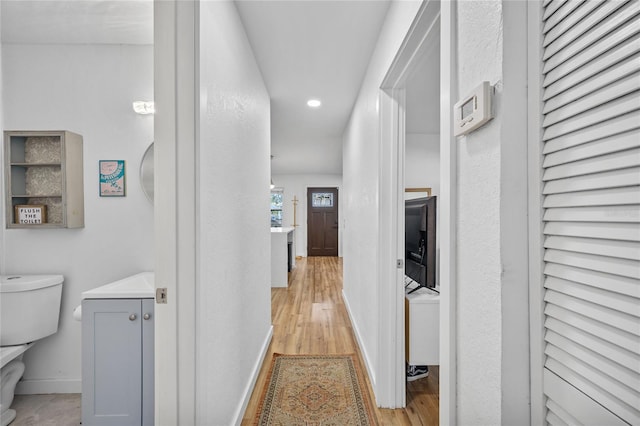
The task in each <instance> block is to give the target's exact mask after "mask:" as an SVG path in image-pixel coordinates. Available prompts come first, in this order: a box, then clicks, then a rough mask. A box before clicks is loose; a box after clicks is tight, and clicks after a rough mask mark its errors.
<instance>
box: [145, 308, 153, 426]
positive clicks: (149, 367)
mask: <svg viewBox="0 0 640 426" xmlns="http://www.w3.org/2000/svg"><path fill="white" fill-rule="evenodd" d="M154 302H155V301H154V299H142V426H153V425H154V421H153V419H154V417H153V416H154V414H153V410H154V397H155V396H154V383H155V382H154V380H153V378H154V360H153V357H154V344H155V343H154V323H155V319H154V317H153V314H154V312H153V309H154V305H153V304H154Z"/></svg>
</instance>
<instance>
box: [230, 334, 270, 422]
mask: <svg viewBox="0 0 640 426" xmlns="http://www.w3.org/2000/svg"><path fill="white" fill-rule="evenodd" d="M272 337H273V325H272V326H270V327H269V331H268V332H267V335H266V337H265V339H264V342H263V343H262V349H261V350H260V354H259V355H258V359H256V363H255V364H254V365H253V370H252V371H251V379H250V380H249V382H248V383H247V387H246V388H245V389H244V397H243V398H242V404H240V406H239V407H238V409H237V410H236V413H235V415H234V416H233V418H234V421H233V424H234V425H236V426H240V424H241V423H242V417H243V416H244V412H245V410H246V409H247V405H249V400H250V399H251V394H252V393H253V389H254V388H255V386H256V382H257V381H258V376H259V375H260V369H261V368H262V364H263V363H264V359H265V357H266V356H267V351H268V350H269V344H270V343H271V338H272Z"/></svg>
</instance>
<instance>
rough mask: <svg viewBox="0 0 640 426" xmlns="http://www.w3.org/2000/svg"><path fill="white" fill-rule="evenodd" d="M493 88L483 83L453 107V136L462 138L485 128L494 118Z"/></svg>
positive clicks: (486, 82)
mask: <svg viewBox="0 0 640 426" xmlns="http://www.w3.org/2000/svg"><path fill="white" fill-rule="evenodd" d="M492 104H493V86H492V85H491V84H489V82H488V81H483V82H482V84H480V85H479V86H478V87H476V88H475V89H473V91H472V92H471V93H470V94H469V95H468V96H466V97H464V98H463V99H462V100H460V102H458V103H457V104H455V105H454V106H453V134H454V136H462V135H466V134H467V133H470V132H472V131H474V130H476V129H477V128H478V127H480V126H483V125H484V124H485V123H486V122H488V121H489V120H491V119H492V118H493V112H492V111H491V109H492Z"/></svg>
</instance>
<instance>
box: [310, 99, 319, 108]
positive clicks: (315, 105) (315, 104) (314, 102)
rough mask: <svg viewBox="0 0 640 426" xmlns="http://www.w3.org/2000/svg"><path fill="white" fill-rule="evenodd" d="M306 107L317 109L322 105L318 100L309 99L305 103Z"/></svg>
mask: <svg viewBox="0 0 640 426" xmlns="http://www.w3.org/2000/svg"><path fill="white" fill-rule="evenodd" d="M307 105H308V106H310V107H311V108H318V107H319V106H320V105H322V102H320V100H318V99H309V100H308V101H307Z"/></svg>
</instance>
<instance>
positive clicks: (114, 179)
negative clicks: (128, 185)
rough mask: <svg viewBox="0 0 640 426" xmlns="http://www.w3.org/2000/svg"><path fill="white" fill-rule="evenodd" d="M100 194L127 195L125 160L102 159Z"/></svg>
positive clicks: (103, 195) (105, 195)
mask: <svg viewBox="0 0 640 426" xmlns="http://www.w3.org/2000/svg"><path fill="white" fill-rule="evenodd" d="M100 196H101V197H124V196H125V173H124V160H100Z"/></svg>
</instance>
